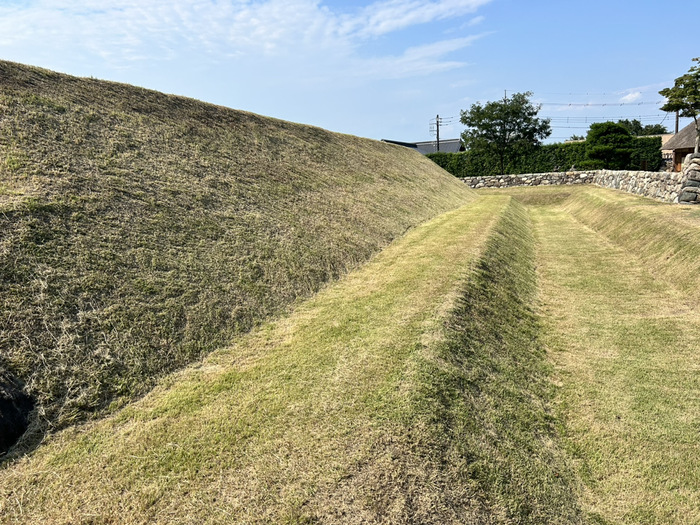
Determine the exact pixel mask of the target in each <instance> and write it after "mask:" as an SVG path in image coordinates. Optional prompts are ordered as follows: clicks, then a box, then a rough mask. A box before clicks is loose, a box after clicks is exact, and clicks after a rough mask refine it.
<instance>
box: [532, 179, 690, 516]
mask: <svg viewBox="0 0 700 525" xmlns="http://www.w3.org/2000/svg"><path fill="white" fill-rule="evenodd" d="M547 191H548V192H549V195H550V199H549V200H552V198H553V200H557V199H556V195H555V190H547ZM547 191H544V192H541V196H542V198H541V199H539V200H540V201H541V202H547V200H548V198H547V195H548V193H547ZM560 191H561V190H560ZM567 191H572V192H574V193H575V192H576V191H579V190H567ZM581 191H583V190H581ZM585 191H589V192H590V191H593V190H585ZM596 191H598V190H596ZM599 191H600V192H605V191H606V190H599ZM522 195H525V193H523V194H522ZM607 195H608V196H611V197H610V198H615V196H616V195H620V194H615V193H614V192H607ZM625 198H630V197H629V196H625ZM528 199H530V200H531V201H532V202H536V201H537V200H538V199H534V198H532V195H531V196H530V197H528V198H525V199H523V200H524V201H527V200H528ZM621 200H622V199H621ZM638 200H639V201H640V202H641V201H642V199H638ZM647 202H649V201H647ZM676 209H677V210H678V212H679V213H681V209H680V208H679V207H676ZM564 210H565V209H562V208H560V207H557V206H533V207H532V208H531V215H532V218H533V222H534V225H535V232H536V236H537V239H538V263H539V284H540V298H541V301H542V303H543V318H544V322H545V328H546V334H548V335H547V336H546V342H547V343H548V350H549V353H550V357H551V359H553V361H554V363H555V370H556V375H557V377H556V380H557V381H558V385H559V389H560V391H559V395H558V400H559V403H558V412H559V414H560V416H561V417H562V423H563V430H564V433H565V443H566V444H567V446H568V449H569V452H570V453H571V456H572V457H573V460H574V462H575V466H576V470H577V472H578V473H579V475H580V477H581V480H582V485H583V487H582V496H581V500H582V505H583V507H584V509H585V510H586V511H587V512H588V515H589V518H590V520H591V522H592V523H611V524H612V523H615V524H618V523H630V524H632V523H634V524H640V523H643V524H655V523H658V524H670V523H676V524H685V523H687V524H691V523H692V524H696V523H700V439H698V438H699V436H700V355H699V351H700V310H699V309H698V308H697V306H693V304H697V303H696V302H695V301H691V300H690V299H691V298H690V297H689V296H686V295H683V294H682V293H681V292H680V291H679V290H677V289H676V288H675V287H673V286H671V285H670V283H669V281H668V280H666V281H664V280H663V279H660V278H658V276H657V277H655V276H654V275H652V274H651V273H650V272H649V271H647V269H646V267H645V265H644V264H643V263H642V262H641V259H640V258H638V256H637V254H636V253H632V252H630V251H627V250H625V249H624V248H623V247H622V244H613V243H612V242H610V241H609V240H608V239H607V238H606V237H604V236H602V235H600V234H599V233H596V231H594V230H592V229H590V228H589V227H587V226H585V225H583V224H582V223H581V222H578V221H577V220H576V219H575V218H574V217H573V216H572V215H570V214H569V213H567V212H566V211H564ZM667 211H668V210H667V209H666V207H663V206H660V207H659V218H662V217H663V216H665V215H668V214H667V213H666V212H667ZM649 213H651V212H649ZM631 227H632V228H633V225H632V226H631ZM669 231H672V229H671V230H669ZM633 234H634V235H637V236H638V235H643V231H641V232H640V231H636V230H634V229H632V230H630V235H633ZM677 284H678V285H680V286H679V288H680V287H681V286H683V284H684V283H683V282H678V283H677Z"/></svg>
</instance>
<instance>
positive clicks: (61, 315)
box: [0, 62, 474, 436]
mask: <svg viewBox="0 0 700 525" xmlns="http://www.w3.org/2000/svg"><path fill="white" fill-rule="evenodd" d="M473 198H474V197H473V193H472V192H471V191H469V190H468V189H466V188H465V187H464V185H463V184H462V183H460V182H459V181H457V180H456V179H454V178H453V177H450V176H449V175H447V174H446V173H445V172H443V171H442V170H440V169H439V168H437V167H436V166H435V165H434V164H433V163H431V162H430V161H428V160H426V159H425V158H423V157H422V156H420V155H417V154H415V153H414V152H411V151H409V150H407V149H406V148H400V147H396V146H392V145H388V144H383V143H379V142H376V141H370V140H366V139H361V138H357V137H352V136H347V135H340V134H336V133H331V132H328V131H324V130H322V129H318V128H313V127H309V126H303V125H298V124H292V123H289V122H283V121H279V120H274V119H270V118H265V117H261V116H257V115H253V114H250V113H245V112H241V111H234V110H231V109H227V108H223V107H217V106H213V105H210V104H205V103H202V102H198V101H195V100H191V99H186V98H182V97H176V96H170V95H164V94H161V93H157V92H153V91H148V90H144V89H139V88H136V87H132V86H127V85H121V84H116V83H108V82H103V81H98V80H93V79H78V78H74V77H70V76H66V75H62V74H57V73H53V72H50V71H46V70H42V69H37V68H32V67H27V66H22V65H18V64H14V63H9V62H0V311H1V312H2V313H1V314H0V377H5V378H6V380H7V381H10V380H11V381H14V382H20V383H23V384H24V389H25V390H26V391H27V392H29V393H30V394H31V395H32V396H33V397H34V398H35V399H36V401H37V403H38V407H39V409H38V412H37V417H36V418H35V420H34V426H35V427H36V428H35V431H36V435H39V436H40V435H41V433H42V432H43V431H44V430H45V429H46V428H59V427H64V426H66V425H69V424H71V423H72V422H74V421H77V420H80V419H83V418H85V416H86V414H88V413H92V412H95V411H98V412H99V411H100V410H103V409H104V408H105V407H109V406H110V403H112V407H114V406H116V405H114V403H120V402H122V401H124V400H128V399H132V398H133V397H134V396H137V395H140V394H142V393H144V392H146V391H147V390H148V389H149V388H151V387H152V386H153V384H154V382H155V378H156V377H158V376H161V375H162V374H164V373H166V372H168V371H171V370H174V369H177V368H179V367H182V366H184V365H186V364H187V363H190V362H192V361H193V360H196V359H198V358H200V357H202V356H203V355H205V354H206V353H208V352H210V351H211V350H213V349H215V348H218V347H220V346H222V345H224V344H228V343H230V342H231V341H232V340H233V338H234V337H236V336H237V335H240V334H242V333H244V332H246V331H248V330H250V329H251V327H253V326H255V325H256V324H259V323H260V322H261V321H262V320H264V319H267V318H269V317H270V316H273V315H275V314H278V313H279V312H281V311H282V310H283V309H284V308H285V307H286V306H287V305H290V304H291V303H293V302H294V301H295V300H296V299H297V298H299V297H307V296H309V295H310V294H312V293H313V292H315V291H317V290H318V289H319V288H320V287H321V285H322V284H323V283H325V282H327V281H329V280H331V279H334V278H336V277H338V276H339V275H341V274H343V273H344V272H346V271H347V269H349V268H352V267H355V266H356V265H358V264H359V263H361V262H363V261H366V260H367V259H368V258H369V257H370V256H371V255H372V254H374V253H376V252H377V251H378V250H380V249H381V248H382V247H384V246H386V245H387V244H388V243H389V242H390V241H391V240H392V239H394V238H395V237H397V236H399V235H401V234H403V233H404V232H405V231H406V230H407V229H409V228H411V227H413V226H415V225H417V224H419V223H421V222H423V221H425V220H426V219H429V218H430V217H432V216H435V215H437V214H439V213H442V212H444V211H446V210H449V209H452V208H455V207H457V206H459V205H462V204H464V203H466V202H468V201H470V200H472V199H473Z"/></svg>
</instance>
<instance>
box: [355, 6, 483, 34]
mask: <svg viewBox="0 0 700 525" xmlns="http://www.w3.org/2000/svg"><path fill="white" fill-rule="evenodd" d="M489 1H490V0H438V1H435V2H425V1H423V0H411V1H406V0H385V1H379V2H375V3H373V4H371V5H369V6H367V7H365V8H364V9H363V10H362V11H361V12H360V14H359V15H354V16H350V17H348V18H347V19H346V20H345V21H344V23H343V26H342V28H343V32H345V33H355V32H356V33H357V34H359V35H362V36H379V35H383V34H386V33H390V32H392V31H397V30H399V29H404V28H406V27H409V26H412V25H416V24H425V23H428V22H432V21H435V20H444V19H446V18H451V17H457V16H464V15H466V14H469V13H473V12H475V11H476V10H477V9H478V8H479V7H481V6H482V5H484V4H487V3H488V2H489Z"/></svg>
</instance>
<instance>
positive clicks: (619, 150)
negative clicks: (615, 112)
mask: <svg viewBox="0 0 700 525" xmlns="http://www.w3.org/2000/svg"><path fill="white" fill-rule="evenodd" d="M633 143H634V137H632V135H631V134H630V132H629V131H627V129H626V128H625V127H624V126H622V125H620V124H616V123H614V122H599V123H596V124H591V127H590V129H589V130H588V135H587V136H586V156H587V157H588V159H589V160H591V161H593V163H591V167H596V166H594V165H597V166H600V167H602V168H607V169H613V170H622V169H626V168H627V167H628V166H629V164H630V160H631V157H632V152H633V151H634V147H633Z"/></svg>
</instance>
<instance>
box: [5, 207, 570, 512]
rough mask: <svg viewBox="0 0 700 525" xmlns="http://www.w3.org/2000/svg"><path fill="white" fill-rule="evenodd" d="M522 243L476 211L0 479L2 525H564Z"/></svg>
mask: <svg viewBox="0 0 700 525" xmlns="http://www.w3.org/2000/svg"><path fill="white" fill-rule="evenodd" d="M533 263H534V259H533V238H532V235H531V226H530V223H529V220H528V217H527V214H526V213H525V211H524V208H523V207H522V206H521V205H520V204H518V203H516V202H514V201H512V200H510V199H509V198H507V197H505V198H504V197H490V198H483V199H479V200H478V201H476V202H474V203H472V204H470V205H468V206H466V207H463V208H461V209H460V210H457V211H453V212H449V213H447V214H445V215H442V216H440V217H438V218H436V219H434V220H432V221H431V222H429V223H427V224H424V225H422V226H420V227H418V228H416V229H414V230H412V231H411V232H409V233H408V234H407V235H406V236H405V237H403V238H401V239H400V240H398V241H396V242H394V243H393V244H392V245H391V246H389V247H388V248H387V249H385V250H384V251H382V252H381V253H380V254H379V255H378V256H376V257H375V258H374V259H373V260H372V261H370V262H369V263H368V264H367V265H365V266H364V267H363V268H361V269H359V270H358V271H355V272H352V273H350V274H349V275H347V276H346V277H344V278H343V279H341V280H340V281H339V282H338V283H335V284H333V285H331V286H329V287H327V288H326V289H324V290H322V291H321V292H320V293H319V294H318V295H316V296H315V297H313V298H312V299H311V300H309V301H307V302H305V303H303V304H301V305H299V307H298V308H297V309H296V310H295V311H294V312H293V313H292V314H291V315H290V316H289V317H286V318H284V319H281V320H279V321H276V322H274V323H269V324H266V325H265V326H263V327H261V328H259V329H256V330H253V331H252V332H251V333H250V334H249V335H248V336H246V337H244V338H242V339H241V340H240V341H239V342H238V343H237V344H236V345H235V346H234V347H232V348H230V349H227V350H220V351H218V352H215V353H214V354H212V355H210V356H209V357H208V358H206V359H205V360H204V362H203V363H202V364H201V365H199V366H196V367H190V368H188V369H186V370H184V371H182V372H180V373H178V374H175V375H173V376H172V377H170V378H169V379H168V380H167V381H166V382H165V383H164V384H163V385H162V386H160V387H158V388H157V389H155V390H154V391H153V392H152V393H150V394H149V395H148V396H146V397H145V398H144V399H143V400H141V401H138V402H136V403H133V404H132V405H130V406H129V407H127V408H125V409H124V410H122V411H121V412H119V413H118V414H115V415H114V416H111V417H110V418H107V419H105V420H103V421H100V422H95V423H91V424H89V425H86V426H84V427H83V428H78V429H69V430H67V431H64V432H61V433H59V434H57V435H55V436H54V437H53V438H52V440H51V442H50V443H48V444H47V445H46V446H45V447H42V448H41V449H40V450H38V451H37V452H35V453H34V454H33V455H32V457H29V458H25V459H23V460H21V461H17V462H15V463H13V464H11V465H9V466H7V467H6V468H5V469H4V470H2V471H0V487H1V488H0V515H1V516H3V521H4V522H6V523H28V522H42V523H80V522H81V521H89V520H92V521H93V522H100V523H111V522H119V523H221V522H227V523H290V524H291V523H295V524H302V523H324V524H336V523H337V524H341V523H342V524H348V523H406V524H409V523H423V524H430V523H434V524H445V523H454V524H457V523H491V524H498V523H503V524H507V523H508V524H510V523H533V524H534V523H577V522H579V518H580V517H579V511H578V506H577V501H576V497H575V494H576V492H575V490H573V489H572V486H573V485H572V483H573V481H572V479H571V477H570V474H569V471H568V470H567V466H566V463H565V461H564V459H563V457H562V454H561V452H560V450H559V447H558V445H557V435H556V430H555V428H554V421H553V419H552V417H551V414H550V409H549V403H550V394H551V389H550V386H549V385H550V383H549V381H548V376H549V374H550V372H551V370H550V368H549V367H548V365H547V361H546V358H545V354H544V352H543V350H542V346H541V344H540V339H539V330H540V325H539V321H538V319H537V317H536V315H535V312H534V307H533V302H534V300H535V273H534V266H533Z"/></svg>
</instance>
